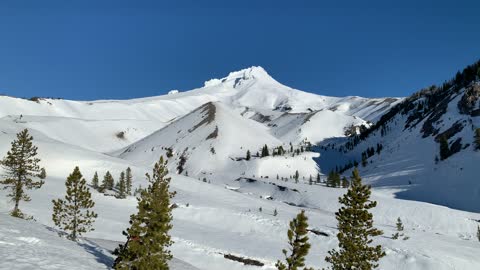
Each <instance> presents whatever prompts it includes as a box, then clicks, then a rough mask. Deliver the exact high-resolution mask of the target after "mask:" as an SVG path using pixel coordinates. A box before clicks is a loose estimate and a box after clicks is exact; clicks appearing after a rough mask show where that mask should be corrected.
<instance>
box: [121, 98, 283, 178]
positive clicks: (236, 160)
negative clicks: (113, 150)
mask: <svg viewBox="0 0 480 270" xmlns="http://www.w3.org/2000/svg"><path fill="white" fill-rule="evenodd" d="M265 144H267V145H270V146H280V145H282V142H281V141H280V140H278V139H276V138H275V137H273V136H272V135H270V133H269V132H268V129H267V128H266V127H265V126H263V125H261V124H260V123H257V122H255V121H253V120H249V119H245V118H242V117H241V116H240V115H238V114H236V113H235V112H233V111H231V110H230V109H228V108H227V107H226V106H224V105H223V104H221V103H218V102H216V103H212V102H209V103H206V104H204V105H202V106H200V107H199V108H197V109H195V110H194V111H193V112H191V113H189V114H187V115H186V116H184V117H182V118H180V119H178V120H176V121H174V122H172V123H171V124H169V125H168V126H166V127H165V128H163V129H161V130H159V131H157V132H155V133H154V134H152V135H150V136H148V137H146V138H144V139H142V140H140V141H139V142H137V143H134V144H132V145H131V146H129V147H127V148H126V149H125V150H122V152H121V153H120V154H119V157H120V158H123V159H126V160H130V161H134V162H137V163H139V164H148V165H150V164H153V163H154V162H155V161H157V160H158V158H159V157H160V156H161V155H163V156H167V151H168V149H171V151H172V154H173V157H172V160H174V162H175V166H177V167H176V170H177V171H179V172H180V173H181V172H183V173H186V172H188V173H190V174H191V175H199V174H211V173H213V172H215V173H221V172H223V171H231V170H233V171H237V172H238V171H240V170H245V168H243V164H242V162H241V159H243V158H244V157H245V155H246V152H247V150H250V151H251V152H252V153H255V152H257V151H260V148H261V147H262V146H263V145H265ZM182 160H184V162H185V165H183V166H180V164H181V163H182ZM171 165H172V166H173V164H171ZM180 167H183V169H180Z"/></svg>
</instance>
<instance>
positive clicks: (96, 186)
mask: <svg viewBox="0 0 480 270" xmlns="http://www.w3.org/2000/svg"><path fill="white" fill-rule="evenodd" d="M92 187H93V188H94V189H96V190H98V188H99V186H98V173H97V172H95V174H94V175H93V178H92Z"/></svg>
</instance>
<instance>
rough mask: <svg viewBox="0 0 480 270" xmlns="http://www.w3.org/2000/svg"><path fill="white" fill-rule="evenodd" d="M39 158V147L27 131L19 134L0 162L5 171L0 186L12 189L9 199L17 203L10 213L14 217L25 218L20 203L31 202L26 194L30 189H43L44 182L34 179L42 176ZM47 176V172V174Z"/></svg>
mask: <svg viewBox="0 0 480 270" xmlns="http://www.w3.org/2000/svg"><path fill="white" fill-rule="evenodd" d="M39 162H40V159H39V158H37V147H36V146H34V145H33V137H32V136H30V134H29V133H28V130H27V129H24V130H23V131H21V132H20V133H18V134H17V139H16V140H14V141H13V142H12V146H11V148H10V151H8V152H7V155H6V156H5V157H4V158H3V159H2V160H1V161H0V165H1V166H2V168H3V170H4V171H5V173H4V175H3V177H4V178H3V179H2V180H1V181H0V184H2V185H3V189H10V192H9V193H8V195H7V196H8V197H10V198H12V199H11V200H12V201H13V202H14V203H15V206H14V208H13V210H12V212H11V213H10V214H11V215H12V216H14V217H20V218H23V217H24V216H23V214H22V211H20V208H19V204H20V201H25V202H28V201H30V200H31V199H30V196H28V194H27V193H26V192H25V190H29V189H38V188H41V187H42V185H43V184H44V183H45V182H44V181H43V180H39V181H35V180H34V179H33V178H34V177H38V176H41V175H40V173H41V169H40V166H39V165H38V163H39ZM45 176H46V172H45Z"/></svg>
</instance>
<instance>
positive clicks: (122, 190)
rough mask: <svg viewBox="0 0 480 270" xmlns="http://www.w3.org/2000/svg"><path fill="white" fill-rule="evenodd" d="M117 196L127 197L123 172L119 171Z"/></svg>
mask: <svg viewBox="0 0 480 270" xmlns="http://www.w3.org/2000/svg"><path fill="white" fill-rule="evenodd" d="M117 197H118V198H120V199H125V198H126V197H127V185H126V182H125V172H121V173H120V179H119V180H118V196H117Z"/></svg>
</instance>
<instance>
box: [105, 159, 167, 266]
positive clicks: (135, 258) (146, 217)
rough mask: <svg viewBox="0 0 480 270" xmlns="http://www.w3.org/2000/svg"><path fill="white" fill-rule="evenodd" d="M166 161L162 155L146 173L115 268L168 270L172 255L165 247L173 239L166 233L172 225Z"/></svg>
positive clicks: (118, 252) (117, 253)
mask: <svg viewBox="0 0 480 270" xmlns="http://www.w3.org/2000/svg"><path fill="white" fill-rule="evenodd" d="M166 165H167V163H166V162H164V161H163V157H160V160H159V161H158V162H157V163H156V164H155V167H154V169H153V175H152V176H150V175H149V174H147V180H148V181H149V183H150V185H149V186H148V188H147V189H146V190H143V191H142V192H141V195H140V198H139V199H138V206H137V208H138V213H137V214H134V215H132V216H131V217H130V224H131V227H130V228H129V229H127V231H126V232H124V235H125V236H127V242H126V243H125V244H124V245H120V246H119V247H118V248H117V249H116V250H115V254H116V255H118V257H117V259H116V260H115V264H114V265H113V268H114V269H122V270H127V269H129V270H130V269H134V270H143V269H146V270H148V269H155V270H168V269H169V268H168V264H167V263H168V261H169V260H171V259H172V255H171V253H170V251H169V250H168V248H169V247H170V246H171V245H172V243H173V241H172V240H171V238H170V235H169V234H168V232H169V231H170V229H171V228H172V224H171V221H172V213H171V211H172V210H171V207H170V199H171V198H173V196H174V195H175V194H174V193H173V192H169V190H168V189H169V186H170V178H167V177H166V176H167V174H168V170H167V168H166Z"/></svg>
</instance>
